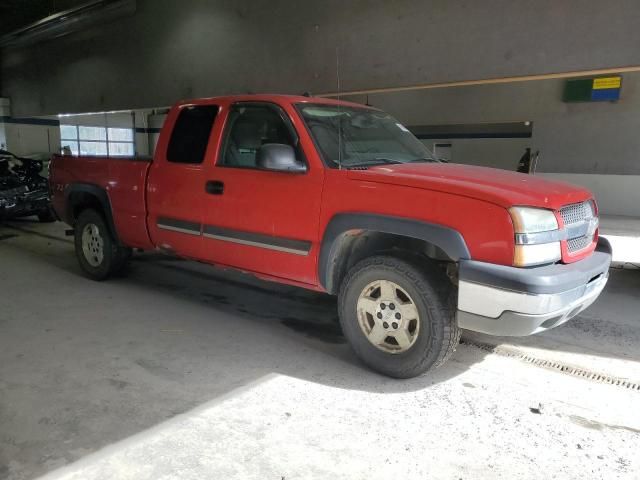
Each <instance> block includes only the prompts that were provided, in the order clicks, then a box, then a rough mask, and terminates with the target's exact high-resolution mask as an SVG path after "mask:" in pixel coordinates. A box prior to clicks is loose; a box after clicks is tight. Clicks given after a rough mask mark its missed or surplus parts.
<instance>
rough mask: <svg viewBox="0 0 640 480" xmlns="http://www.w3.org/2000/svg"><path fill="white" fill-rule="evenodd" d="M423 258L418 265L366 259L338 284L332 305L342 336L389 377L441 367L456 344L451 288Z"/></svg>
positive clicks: (382, 258) (457, 332) (457, 333)
mask: <svg viewBox="0 0 640 480" xmlns="http://www.w3.org/2000/svg"><path fill="white" fill-rule="evenodd" d="M424 262H425V263H426V265H425V266H424V268H418V267H417V266H416V265H415V264H416V263H417V262H409V261H406V260H401V259H399V258H395V257H392V256H375V257H370V258H368V259H365V260H362V261H361V262H359V263H357V264H356V265H355V266H353V267H352V268H351V269H350V270H349V272H348V273H347V276H346V278H345V279H344V281H343V282H342V284H341V288H340V293H339V299H338V308H339V316H340V324H341V325H342V330H343V332H344V334H345V336H346V337H347V340H348V341H349V343H350V345H351V347H352V348H353V350H354V352H355V353H356V355H357V356H358V357H359V358H360V359H361V360H362V361H363V362H364V363H365V364H366V365H367V366H369V367H370V368H371V369H373V370H375V371H377V372H379V373H382V374H384V375H387V376H389V377H394V378H412V377H416V376H418V375H422V374H424V373H426V372H427V371H429V370H431V369H434V368H436V367H438V366H440V365H442V364H443V363H444V362H445V361H446V360H447V359H448V358H449V357H450V356H451V354H452V353H453V352H454V351H455V349H456V347H457V345H458V343H459V342H460V329H459V328H458V324H457V322H456V319H455V311H456V310H455V308H456V305H455V301H456V295H455V292H456V290H455V289H454V287H453V286H452V285H451V282H450V281H449V279H448V278H447V276H446V275H445V274H444V273H443V272H441V271H440V270H439V268H438V266H437V265H435V264H432V263H430V262H428V260H425V261H424ZM383 288H384V291H385V292H386V293H385V294H384V295H383V294H382V291H383V290H382V289H383ZM390 291H391V292H393V293H389V292H390ZM377 295H378V297H377V298H375V297H376V296H377ZM396 303H397V305H396ZM383 304H384V305H383ZM412 305H413V306H412ZM374 307H375V308H374ZM392 307H393V310H392ZM398 315H400V316H399V317H398ZM403 315H404V316H403ZM374 317H375V318H374ZM414 317H415V318H414ZM394 320H396V322H397V323H396V322H394ZM385 325H386V327H385ZM380 327H384V329H383V330H381V329H380ZM374 329H375V330H374ZM366 330H369V331H368V332H367V331H366ZM381 332H382V333H381ZM387 334H389V336H386V335H387ZM383 337H384V339H383V340H381V338H383ZM370 338H371V340H370ZM394 342H395V344H397V345H394Z"/></svg>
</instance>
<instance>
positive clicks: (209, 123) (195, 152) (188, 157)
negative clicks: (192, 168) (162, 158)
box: [167, 105, 220, 165]
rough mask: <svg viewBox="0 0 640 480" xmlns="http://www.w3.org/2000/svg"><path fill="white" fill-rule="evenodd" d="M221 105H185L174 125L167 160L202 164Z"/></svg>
mask: <svg viewBox="0 0 640 480" xmlns="http://www.w3.org/2000/svg"><path fill="white" fill-rule="evenodd" d="M219 110H220V107H218V106H217V105H191V106H187V107H183V108H182V109H181V110H180V113H179V114H178V119H177V120H176V123H175V125H174V126H173V131H172V132H171V138H170V139H169V146H168V148H167V161H169V162H171V163H186V164H191V165H194V164H201V163H202V162H203V161H204V156H205V153H206V151H207V146H208V145H209V137H210V135H211V129H212V128H213V123H214V121H215V119H216V116H217V115H218V111H219Z"/></svg>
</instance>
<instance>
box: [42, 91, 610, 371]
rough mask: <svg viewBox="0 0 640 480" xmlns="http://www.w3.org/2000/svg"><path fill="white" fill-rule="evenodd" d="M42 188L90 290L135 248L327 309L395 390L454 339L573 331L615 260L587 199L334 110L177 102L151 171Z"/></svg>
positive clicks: (67, 171)
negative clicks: (275, 288) (318, 297)
mask: <svg viewBox="0 0 640 480" xmlns="http://www.w3.org/2000/svg"><path fill="white" fill-rule="evenodd" d="M50 182H51V191H52V195H53V205H54V208H55V210H56V212H57V214H58V215H59V217H60V218H62V219H63V220H64V221H65V222H67V223H68V224H69V225H72V226H73V228H74V234H75V249H76V255H77V257H78V260H79V263H80V266H81V267H82V270H83V271H84V272H85V273H86V274H87V275H88V276H89V277H90V278H93V279H95V280H102V279H105V278H107V277H108V276H110V275H111V274H113V273H115V272H117V271H118V270H120V269H121V268H122V267H123V265H124V264H125V262H126V260H127V259H128V257H129V255H130V252H131V249H133V248H136V249H144V250H161V251H164V252H167V253H170V254H174V255H179V256H181V257H185V258H190V259H195V260H199V261H202V262H207V263H210V264H213V265H218V266H222V267H227V268H229V267H230V268H235V269H239V270H242V271H246V272H251V273H253V274H255V275H257V276H258V277H261V278H265V279H268V280H272V281H276V282H283V283H287V284H291V285H297V286H300V287H304V288H309V289H313V290H317V291H322V292H327V293H329V294H335V295H338V297H339V302H338V304H339V307H338V308H339V314H340V322H341V325H342V328H343V331H344V334H345V336H346V337H347V339H348V340H349V342H350V344H351V346H352V347H353V349H354V351H355V352H356V354H357V355H358V356H359V357H360V358H361V359H362V360H363V361H364V362H365V363H366V364H368V365H369V366H370V367H372V368H373V369H375V370H377V371H379V372H382V373H384V374H387V375H390V376H393V377H412V376H415V375H418V374H421V373H423V372H425V371H427V370H429V369H430V368H433V367H437V366H438V365H440V364H442V363H443V362H444V361H445V360H446V359H447V358H448V357H449V355H450V354H451V353H452V352H453V351H454V349H455V348H456V345H457V344H458V341H459V336H460V329H461V328H464V329H470V330H475V331H479V332H484V333H488V334H492V335H530V334H534V333H537V332H541V331H544V330H547V329H549V328H552V327H555V326H558V325H560V324H562V323H564V322H566V321H567V320H569V319H570V318H571V317H573V316H575V315H576V314H578V313H579V312H581V311H582V310H583V309H585V308H587V307H588V306H589V305H590V304H591V303H592V302H593V301H594V300H595V299H596V298H597V297H598V295H599V294H600V292H601V291H602V289H603V288H604V286H605V283H606V281H607V278H608V268H609V263H610V259H611V255H610V247H609V245H608V243H607V242H606V241H605V240H603V239H599V238H598V216H597V207H596V203H595V201H594V199H593V196H592V195H591V193H590V192H589V191H587V190H585V189H583V188H580V187H576V186H572V185H569V184H565V183H559V182H552V181H548V180H543V179H540V178H538V177H534V176H530V175H524V174H518V173H512V172H506V171H502V170H494V169H489V168H481V167H470V166H462V165H447V164H443V163H439V162H437V161H435V160H434V159H433V158H432V156H431V153H430V152H429V150H428V149H427V148H425V147H424V145H423V144H422V143H421V142H420V141H418V140H417V139H416V138H415V137H414V136H413V135H412V134H411V133H410V132H409V131H408V130H407V129H406V128H405V127H404V126H402V125H401V124H400V123H398V122H397V121H396V120H394V119H393V118H391V117H390V116H389V115H387V114H385V113H384V112H381V111H379V110H376V109H373V108H369V107H364V106H361V105H356V104H352V103H346V102H340V101H334V100H327V99H317V98H308V97H295V96H279V95H251V96H234V97H219V98H208V99H201V100H193V101H187V102H181V103H179V104H177V105H175V106H174V107H173V108H172V109H171V110H170V112H169V114H168V116H167V119H166V122H165V124H164V127H163V129H162V132H161V134H160V138H159V140H158V144H157V147H156V153H155V156H154V158H153V160H150V159H144V158H133V159H116V158H98V157H73V156H56V157H55V158H54V159H53V163H52V167H51V180H50Z"/></svg>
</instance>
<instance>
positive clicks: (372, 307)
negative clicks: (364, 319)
mask: <svg viewBox="0 0 640 480" xmlns="http://www.w3.org/2000/svg"><path fill="white" fill-rule="evenodd" d="M377 305H378V302H377V300H374V299H373V298H371V297H361V298H359V299H358V310H363V311H365V312H367V313H368V314H370V315H372V316H375V314H376V307H377Z"/></svg>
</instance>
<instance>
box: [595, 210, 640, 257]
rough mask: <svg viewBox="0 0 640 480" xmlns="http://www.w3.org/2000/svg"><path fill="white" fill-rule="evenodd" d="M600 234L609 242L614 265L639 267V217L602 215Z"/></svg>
mask: <svg viewBox="0 0 640 480" xmlns="http://www.w3.org/2000/svg"><path fill="white" fill-rule="evenodd" d="M600 234H601V235H602V236H603V237H606V238H607V239H608V240H609V242H610V243H611V246H612V248H613V262H612V263H613V266H614V267H616V268H617V267H622V268H639V267H640V218H638V217H625V216H622V215H602V216H601V217H600Z"/></svg>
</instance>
